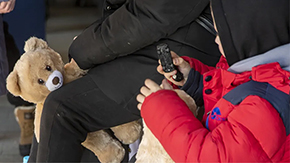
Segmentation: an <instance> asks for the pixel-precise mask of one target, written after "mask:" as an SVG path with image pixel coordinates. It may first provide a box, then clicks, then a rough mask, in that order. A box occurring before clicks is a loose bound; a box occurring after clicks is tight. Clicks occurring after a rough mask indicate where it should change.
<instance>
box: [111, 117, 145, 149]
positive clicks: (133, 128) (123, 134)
mask: <svg viewBox="0 0 290 163" xmlns="http://www.w3.org/2000/svg"><path fill="white" fill-rule="evenodd" d="M111 130H112V131H113V132H114V134H115V136H116V137H117V138H118V139H119V140H120V141H121V142H122V143H124V144H131V143H134V142H135V141H136V140H137V139H139V138H140V137H141V133H142V125H141V122H140V120H136V121H132V122H129V123H125V124H122V125H119V126H115V127H111Z"/></svg>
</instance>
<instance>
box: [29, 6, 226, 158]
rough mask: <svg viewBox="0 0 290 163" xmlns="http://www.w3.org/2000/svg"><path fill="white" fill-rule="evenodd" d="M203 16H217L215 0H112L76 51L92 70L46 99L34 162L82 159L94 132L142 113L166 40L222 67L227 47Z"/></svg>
mask: <svg viewBox="0 0 290 163" xmlns="http://www.w3.org/2000/svg"><path fill="white" fill-rule="evenodd" d="M201 14H203V15H205V17H206V18H207V19H209V20H211V19H210V10H209V1H208V0H186V1H182V2H180V1H175V0H158V1H156V0H138V1H126V0H107V1H105V3H104V12H103V16H102V18H101V19H100V20H98V21H96V22H95V23H93V24H92V25H91V26H89V27H88V28H86V29H85V30H84V31H83V32H82V33H81V34H80V35H79V36H78V37H77V38H76V39H75V40H74V41H73V43H72V45H71V46H70V49H69V55H70V57H72V58H73V59H75V61H76V62H77V64H78V65H79V66H80V67H81V68H82V69H90V70H89V72H88V74H87V75H86V76H84V77H82V78H81V79H79V80H76V81H74V82H72V83H69V84H67V85H66V86H64V87H62V88H60V89H59V90H57V91H55V92H52V93H51V94H50V95H49V96H48V97H47V99H46V101H45V104H44V109H43V114H42V121H41V129H40V133H41V134H40V142H39V144H38V146H37V143H35V142H34V143H33V147H32V148H33V149H34V150H32V153H31V155H30V160H29V161H30V162H33V161H35V160H36V162H54V161H56V162H78V161H80V158H81V155H82V152H81V142H82V141H84V140H85V137H86V135H87V133H88V132H91V131H96V130H100V129H107V128H109V127H112V126H116V125H120V124H123V123H126V122H130V121H133V120H137V119H139V118H140V113H139V110H138V109H137V107H136V105H137V101H136V95H137V94H138V92H139V89H140V87H141V86H142V84H143V81H144V80H145V79H146V78H149V77H150V78H152V79H154V80H155V81H156V82H159V83H160V82H161V80H162V78H163V76H162V75H160V74H158V73H157V72H156V66H157V65H158V57H157V52H156V45H157V44H159V43H160V42H163V43H167V44H169V46H170V47H171V49H172V50H175V51H177V52H180V53H182V54H185V55H188V56H191V57H195V58H198V59H199V60H201V61H202V62H204V63H205V64H209V65H215V64H216V62H217V61H218V59H219V56H220V53H219V51H218V48H217V46H216V44H215V43H214V36H213V35H212V34H211V33H210V32H208V31H207V29H205V28H204V27H203V26H201V25H200V24H198V23H197V22H196V21H195V20H196V19H197V18H198V17H199V15H201ZM36 151H37V152H36ZM124 161H126V160H124Z"/></svg>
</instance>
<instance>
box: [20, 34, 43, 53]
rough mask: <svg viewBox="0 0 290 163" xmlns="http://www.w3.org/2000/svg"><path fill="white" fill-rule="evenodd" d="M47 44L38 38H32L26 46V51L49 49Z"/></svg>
mask: <svg viewBox="0 0 290 163" xmlns="http://www.w3.org/2000/svg"><path fill="white" fill-rule="evenodd" d="M47 48H48V45H47V42H45V41H44V40H42V39H40V38H37V37H30V38H29V39H28V40H27V41H26V42H25V45H24V51H25V52H28V51H34V50H36V49H47Z"/></svg>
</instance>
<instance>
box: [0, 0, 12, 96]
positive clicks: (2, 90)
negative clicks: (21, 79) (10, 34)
mask: <svg viewBox="0 0 290 163" xmlns="http://www.w3.org/2000/svg"><path fill="white" fill-rule="evenodd" d="M14 6H15V0H0V96H1V95H4V94H6V93H7V89H6V81H5V80H6V77H7V75H8V72H9V71H8V60H7V56H6V45H5V38H4V30H3V18H2V14H5V13H9V12H11V11H12V10H13V9H14Z"/></svg>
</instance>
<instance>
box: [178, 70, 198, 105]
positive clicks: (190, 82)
mask: <svg viewBox="0 0 290 163" xmlns="http://www.w3.org/2000/svg"><path fill="white" fill-rule="evenodd" d="M181 89H182V90H184V91H185V92H186V93H187V94H189V95H190V96H191V97H192V98H193V99H194V101H195V103H196V105H197V106H202V105H203V95H202V90H203V75H201V74H200V73H199V72H198V71H195V70H194V69H191V70H190V72H189V74H188V78H187V81H186V83H185V84H184V85H183V86H182V87H181Z"/></svg>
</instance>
